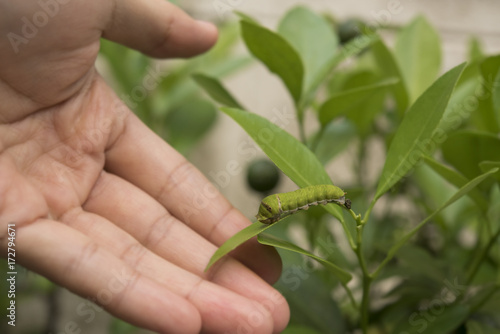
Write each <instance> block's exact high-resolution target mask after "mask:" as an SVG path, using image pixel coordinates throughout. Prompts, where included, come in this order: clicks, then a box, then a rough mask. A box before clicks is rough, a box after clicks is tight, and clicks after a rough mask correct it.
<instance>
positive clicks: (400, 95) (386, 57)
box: [372, 39, 409, 117]
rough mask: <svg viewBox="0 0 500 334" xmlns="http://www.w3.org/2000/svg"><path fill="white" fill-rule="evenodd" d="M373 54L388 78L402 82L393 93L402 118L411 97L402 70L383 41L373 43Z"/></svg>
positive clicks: (395, 87)
mask: <svg viewBox="0 0 500 334" xmlns="http://www.w3.org/2000/svg"><path fill="white" fill-rule="evenodd" d="M372 52H373V55H374V56H375V60H376V61H377V65H378V66H379V67H380V70H381V72H382V73H383V74H384V75H385V76H386V77H387V78H398V79H399V80H400V81H399V83H398V84H397V85H394V87H393V89H392V92H393V94H394V99H395V100H396V104H397V109H398V114H399V116H400V117H403V115H404V113H405V111H406V109H407V108H408V105H409V96H408V90H407V88H406V84H405V81H404V80H405V79H404V78H403V74H402V73H401V69H400V68H399V65H398V64H397V62H396V59H395V58H394V55H393V54H392V52H391V51H390V50H389V49H388V48H387V46H386V45H385V44H384V42H383V41H382V40H380V39H379V40H377V41H376V42H375V43H373V45H372Z"/></svg>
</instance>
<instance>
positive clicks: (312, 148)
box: [311, 126, 325, 152]
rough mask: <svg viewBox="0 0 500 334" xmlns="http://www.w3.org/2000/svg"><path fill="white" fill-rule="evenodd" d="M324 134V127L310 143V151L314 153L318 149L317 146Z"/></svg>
mask: <svg viewBox="0 0 500 334" xmlns="http://www.w3.org/2000/svg"><path fill="white" fill-rule="evenodd" d="M324 133H325V127H324V126H322V127H321V129H319V131H318V133H317V134H316V136H315V137H314V140H313V142H312V143H311V151H313V152H316V150H317V149H318V145H319V143H320V141H321V138H322V137H323V134H324Z"/></svg>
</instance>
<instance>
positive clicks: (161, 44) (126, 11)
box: [103, 0, 217, 57]
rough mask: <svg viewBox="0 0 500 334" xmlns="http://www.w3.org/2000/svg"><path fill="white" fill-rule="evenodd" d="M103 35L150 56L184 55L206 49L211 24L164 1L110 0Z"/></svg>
mask: <svg viewBox="0 0 500 334" xmlns="http://www.w3.org/2000/svg"><path fill="white" fill-rule="evenodd" d="M112 3H113V4H114V7H113V9H112V11H110V17H109V23H108V24H107V26H106V28H105V29H104V32H103V37H104V38H107V39H110V40H112V41H115V42H118V43H120V44H123V45H126V46H129V47H131V48H134V49H137V50H139V51H141V52H143V53H145V54H148V55H150V56H153V57H188V56H193V55H197V54H199V53H201V52H204V51H206V50H207V49H209V48H210V47H211V46H212V45H213V44H214V43H215V41H216V39H217V28H215V26H214V25H212V24H210V23H207V22H201V21H196V20H194V19H192V18H191V17H189V15H187V14H186V13H184V12H183V11H182V10H180V9H179V8H177V7H176V6H174V5H173V4H171V3H170V2H168V1H164V0H114V1H112Z"/></svg>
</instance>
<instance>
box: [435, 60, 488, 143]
mask: <svg viewBox="0 0 500 334" xmlns="http://www.w3.org/2000/svg"><path fill="white" fill-rule="evenodd" d="M463 74H465V70H464V73H463ZM460 80H462V77H460ZM460 80H459V81H460ZM478 82H479V80H478V78H477V77H475V78H473V79H471V80H468V81H466V82H464V83H462V84H461V85H459V84H457V87H456V88H455V90H454V91H453V94H452V95H451V98H450V102H449V103H448V106H447V107H446V110H445V112H444V115H443V118H442V119H441V121H440V122H439V126H438V130H436V131H435V132H434V136H433V138H432V141H433V142H435V143H436V144H437V143H442V142H443V140H444V139H443V137H444V136H445V135H446V134H447V133H449V132H451V131H453V130H457V129H458V128H459V127H460V126H463V125H464V124H465V123H466V122H467V120H468V119H469V118H470V116H471V113H472V112H473V110H471V109H470V108H469V104H468V103H469V101H470V99H471V96H474V92H476V91H477V89H478V87H479V83H478Z"/></svg>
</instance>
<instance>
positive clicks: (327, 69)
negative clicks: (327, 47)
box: [301, 34, 379, 106]
mask: <svg viewBox="0 0 500 334" xmlns="http://www.w3.org/2000/svg"><path fill="white" fill-rule="evenodd" d="M378 40H379V37H378V35H376V34H367V35H361V36H358V37H356V38H355V39H353V40H351V41H349V42H348V43H347V44H345V45H344V46H343V47H341V48H338V49H337V52H336V53H335V55H334V56H333V57H332V58H331V59H330V61H329V62H327V63H325V64H324V65H323V66H322V67H321V69H319V70H318V71H317V73H316V75H315V76H313V78H312V79H311V84H310V86H309V89H307V90H306V91H305V93H304V97H303V99H302V103H301V105H302V106H307V105H308V103H309V102H310V101H311V100H312V99H313V98H314V95H315V93H316V91H317V89H318V87H319V86H320V84H321V83H322V82H323V81H324V80H325V79H326V78H327V77H328V75H329V74H330V73H331V72H332V70H333V69H334V68H335V67H336V66H338V65H339V64H341V63H342V62H343V61H345V60H347V59H349V58H350V57H353V56H355V55H357V54H360V53H361V52H363V51H364V50H366V48H368V47H369V46H370V45H372V44H373V43H375V42H376V41H378Z"/></svg>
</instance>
